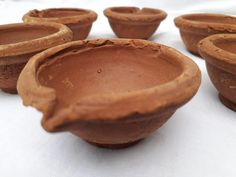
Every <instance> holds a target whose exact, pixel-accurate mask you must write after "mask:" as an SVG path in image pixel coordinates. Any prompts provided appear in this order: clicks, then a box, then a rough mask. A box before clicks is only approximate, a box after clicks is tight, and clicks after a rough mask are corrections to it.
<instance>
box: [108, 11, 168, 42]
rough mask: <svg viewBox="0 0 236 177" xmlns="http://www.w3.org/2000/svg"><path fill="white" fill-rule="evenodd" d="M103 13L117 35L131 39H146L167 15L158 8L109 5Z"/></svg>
mask: <svg viewBox="0 0 236 177" xmlns="http://www.w3.org/2000/svg"><path fill="white" fill-rule="evenodd" d="M104 15H105V16H106V17H107V18H108V20H109V23H110V26H111V28H112V30H113V31H114V33H115V34H116V35H117V36H118V37H120V38H131V39H148V38H149V37H150V36H152V34H153V33H154V32H155V31H156V29H157V28H158V26H159V25H160V23H161V21H162V20H164V19H165V18H166V16H167V14H166V13H165V12H164V11H162V10H159V9H151V8H142V9H139V8H137V7H111V8H107V9H105V10H104Z"/></svg>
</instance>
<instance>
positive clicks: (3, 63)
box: [0, 23, 72, 93]
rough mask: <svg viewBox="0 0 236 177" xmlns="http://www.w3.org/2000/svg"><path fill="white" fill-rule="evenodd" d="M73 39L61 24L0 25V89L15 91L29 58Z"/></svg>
mask: <svg viewBox="0 0 236 177" xmlns="http://www.w3.org/2000/svg"><path fill="white" fill-rule="evenodd" d="M71 39H72V32H71V31H70V30H69V29H68V28H67V27H66V26H64V25H61V24H54V23H53V24H48V23H38V24H34V23H26V24H23V23H19V24H10V25H1V26H0V89H2V90H3V91H5V92H8V93H17V90H16V83H17V79H18V77H19V74H20V72H21V70H22V69H23V68H24V66H25V64H26V63H27V61H28V60H29V58H30V57H32V56H33V55H35V54H36V53H37V52H41V51H42V50H43V49H47V48H50V47H53V46H56V45H58V44H62V43H65V42H67V41H70V40H71Z"/></svg>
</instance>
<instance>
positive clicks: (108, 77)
mask: <svg viewBox="0 0 236 177" xmlns="http://www.w3.org/2000/svg"><path fill="white" fill-rule="evenodd" d="M199 84H200V71H199V69H198V67H197V65H196V64H195V63H194V62H193V61H192V60H190V59H189V58H187V57H186V56H184V55H182V54H181V53H179V52H177V51H176V50H174V49H172V48H169V47H166V46H163V45H160V44H156V43H153V42H148V41H144V40H128V39H98V40H90V41H76V42H70V43H67V44H65V45H61V46H57V47H54V48H51V49H49V50H46V51H44V52H42V53H40V54H38V55H36V56H34V57H32V58H31V60H30V61H29V63H28V64H27V65H26V67H25V68H24V70H23V72H22V73H21V75H20V79H19V82H18V91H19V94H20V96H21V97H22V99H23V102H24V105H31V106H34V107H35V108H37V109H38V110H39V111H41V112H42V113H43V120H42V126H43V128H44V129H45V130H47V131H49V132H57V131H70V132H72V133H73V134H75V135H77V136H79V137H81V138H82V139H84V140H86V141H88V142H90V143H92V144H95V145H97V146H101V147H107V148H122V147H127V146H129V145H133V144H135V143H136V142H138V141H139V140H141V139H143V138H145V137H146V136H148V135H149V134H151V133H152V132H153V131H155V130H156V129H158V128H159V127H160V126H161V125H163V124H164V123H165V122H166V121H167V120H168V119H169V118H170V117H171V115H172V114H173V113H174V112H175V111H176V109H177V108H179V107H180V106H182V105H183V104H185V103H186V102H188V101H189V100H190V99H191V98H192V97H193V96H194V94H195V93H196V92H197V90H198V87H199Z"/></svg>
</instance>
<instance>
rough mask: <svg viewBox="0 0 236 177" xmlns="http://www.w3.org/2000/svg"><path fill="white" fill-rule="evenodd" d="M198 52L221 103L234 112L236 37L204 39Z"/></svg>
mask: <svg viewBox="0 0 236 177" xmlns="http://www.w3.org/2000/svg"><path fill="white" fill-rule="evenodd" d="M199 51H200V54H201V56H202V57H203V58H204V59H205V61H206V67H207V71H208V74H209V76H210V79H211V81H212V83H213V84H214V86H215V87H216V89H217V90H218V91H219V98H220V100H221V102H222V103H223V104H224V105H225V106H227V107H228V108H230V109H232V110H234V111H236V35H232V34H218V35H213V36H210V37H208V38H205V39H204V40H202V41H201V42H200V43H199Z"/></svg>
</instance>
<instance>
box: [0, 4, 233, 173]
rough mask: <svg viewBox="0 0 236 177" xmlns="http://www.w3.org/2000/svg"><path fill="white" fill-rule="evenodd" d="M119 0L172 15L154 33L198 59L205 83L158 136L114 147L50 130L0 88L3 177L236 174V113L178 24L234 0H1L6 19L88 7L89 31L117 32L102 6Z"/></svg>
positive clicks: (1, 17) (226, 7) (97, 34)
mask: <svg viewBox="0 0 236 177" xmlns="http://www.w3.org/2000/svg"><path fill="white" fill-rule="evenodd" d="M118 5H120V6H122V5H133V6H139V7H144V6H146V7H153V8H161V9H163V10H165V11H166V12H167V13H168V14H169V16H168V18H167V19H166V20H165V21H164V22H163V23H162V24H161V26H160V28H159V29H158V31H157V32H156V33H155V35H154V36H153V37H152V38H151V40H153V41H155V42H159V43H162V44H166V45H169V46H172V47H174V48H176V49H178V50H180V51H181V52H182V53H184V54H185V55H187V56H189V57H190V58H192V59H193V60H194V61H195V62H196V63H197V64H198V66H199V67H200V69H201V71H202V84H201V87H200V89H199V92H198V93H197V95H196V96H195V97H194V98H193V99H192V100H191V101H190V102H189V103H188V104H186V105H185V106H184V107H182V108H180V109H179V110H178V111H177V112H176V113H175V114H174V116H173V117H172V118H171V119H170V120H169V121H168V122H167V123H166V124H165V125H164V126H163V127H162V128H160V129H159V130H158V131H156V133H154V134H153V135H152V136H151V137H149V138H147V139H146V140H144V141H143V142H141V143H140V144H138V145H136V146H133V147H130V148H127V149H123V150H115V151H114V150H106V149H100V148H97V147H94V146H91V145H89V144H86V143H85V142H83V141H82V140H80V139H79V138H77V137H75V136H73V135H71V134H69V133H56V134H49V133H46V132H45V131H44V130H43V129H42V128H41V126H40V119H41V114H40V113H39V112H37V111H36V110H35V109H33V108H26V107H24V106H22V103H21V99H20V98H19V97H18V96H17V95H9V94H5V93H3V92H1V91H0V177H32V176H33V177H235V176H236V116H235V115H236V114H235V112H233V111H231V110H229V109H227V108H226V107H224V106H223V105H222V104H221V103H220V102H219V100H218V98H217V91H216V90H215V88H214V87H213V85H212V84H211V82H210V80H209V77H208V75H207V72H206V69H205V64H204V61H203V60H201V59H200V58H198V57H195V56H193V55H191V54H190V53H189V52H187V51H186V49H185V48H184V45H183V43H182V41H181V39H180V36H179V33H178V29H177V28H175V26H174V24H173V18H174V17H175V16H177V15H180V14H184V13H189V12H191V13H193V12H217V13H227V14H232V15H233V14H236V1H235V0H231V1H230V0H214V1H213V0H194V1H191V0H181V1H177V0H172V1H171V0H162V1H161V0H156V1H155V0H152V1H150V0H146V1H134V0H133V1H131V0H119V1H114V0H113V1H111V0H110V1H105V0H99V1H98V0H97V1H95V0H83V1H82V0H81V1H79V0H64V1H63V0H42V1H36V0H35V1H33V0H32V1H20V0H18V1H6V0H5V1H4V0H0V23H1V24H5V23H12V22H20V21H21V17H22V15H23V14H24V13H25V12H27V11H28V10H30V9H34V8H38V9H41V8H46V7H81V8H89V9H93V10H95V11H96V12H97V13H98V14H99V16H98V20H97V21H96V22H95V24H94V25H93V28H92V31H91V33H90V36H89V38H101V37H115V36H114V35H113V32H112V31H111V29H110V27H109V24H108V22H107V19H106V18H105V17H104V16H103V14H102V11H103V9H104V8H106V7H109V6H118Z"/></svg>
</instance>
